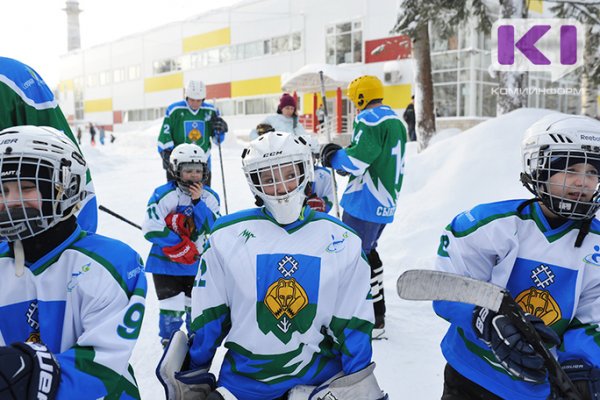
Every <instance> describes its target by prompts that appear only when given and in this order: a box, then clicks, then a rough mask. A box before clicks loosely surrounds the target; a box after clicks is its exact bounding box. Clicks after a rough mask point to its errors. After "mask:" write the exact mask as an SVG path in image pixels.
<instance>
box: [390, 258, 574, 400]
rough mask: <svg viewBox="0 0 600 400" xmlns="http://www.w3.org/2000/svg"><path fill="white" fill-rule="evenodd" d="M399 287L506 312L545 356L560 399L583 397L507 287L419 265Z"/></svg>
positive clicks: (414, 294) (412, 296) (404, 293)
mask: <svg viewBox="0 0 600 400" xmlns="http://www.w3.org/2000/svg"><path fill="white" fill-rule="evenodd" d="M397 289H398V295H399V296H400V297H401V298H403V299H405V300H446V301H456V302H460V303H467V304H474V305H477V306H480V307H485V308H488V309H490V310H492V311H495V312H497V313H499V314H502V315H505V316H506V317H508V319H509V320H510V321H511V322H512V323H513V324H514V325H515V326H516V327H517V329H518V330H519V331H520V332H521V333H522V334H523V336H524V337H525V339H526V340H527V342H528V343H529V344H531V346H532V347H533V349H534V350H535V351H536V352H537V353H538V354H539V355H540V356H542V358H543V359H544V365H545V366H546V369H547V370H548V377H549V381H550V385H551V387H552V392H553V393H555V394H558V395H559V396H560V397H559V398H560V399H565V400H582V399H583V398H582V397H581V395H580V394H579V392H578V391H577V389H576V388H575V386H574V385H573V382H571V379H569V377H568V375H567V374H566V373H565V371H563V369H562V368H561V366H560V364H559V363H558V361H557V360H556V358H554V356H553V355H552V354H551V353H550V351H549V350H548V349H547V348H546V346H545V345H544V342H543V341H542V339H541V338H540V335H539V334H538V333H537V331H536V330H535V328H534V327H533V325H532V324H531V323H530V322H529V321H527V320H526V319H525V314H524V313H523V310H522V309H521V307H520V306H519V305H518V304H517V303H516V302H515V301H514V300H513V298H512V297H511V295H510V293H509V292H508V290H506V289H504V288H502V287H500V286H496V285H493V284H491V283H488V282H482V281H478V280H476V279H472V278H468V277H465V276H462V275H456V274H450V273H447V272H441V271H431V270H418V269H415V270H410V271H406V272H404V273H403V274H402V275H400V278H398V282H397Z"/></svg>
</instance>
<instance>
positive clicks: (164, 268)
mask: <svg viewBox="0 0 600 400" xmlns="http://www.w3.org/2000/svg"><path fill="white" fill-rule="evenodd" d="M207 160H208V156H207V155H206V153H205V152H204V151H203V150H202V149H201V148H200V147H199V146H196V145H195V144H191V143H184V144H180V145H179V146H177V147H175V149H173V152H172V153H171V159H170V171H171V174H172V175H173V176H174V177H175V179H176V180H175V181H170V182H167V183H166V184H164V185H162V186H160V187H158V188H157V189H156V190H155V191H154V193H153V194H152V196H151V197H150V200H149V201H148V207H147V209H146V219H145V220H144V224H143V226H142V230H143V232H144V236H145V238H146V239H148V240H149V241H150V242H152V248H151V249H150V254H149V256H148V261H147V262H146V272H150V273H152V279H153V281H154V287H155V288H156V294H157V296H158V301H159V307H160V316H159V336H160V338H161V341H162V343H163V345H166V344H167V343H168V341H169V338H170V337H171V335H172V334H173V332H175V331H177V330H179V328H180V327H181V325H182V323H183V316H184V315H186V327H187V330H188V332H190V326H189V324H190V301H191V300H190V299H191V294H192V285H193V283H194V277H195V276H196V273H197V272H198V258H199V252H198V249H201V248H202V246H203V244H204V240H205V238H206V234H207V233H208V232H209V231H210V229H211V228H212V226H213V223H214V222H215V219H216V218H217V217H218V216H219V196H218V195H217V194H216V193H215V192H214V191H213V190H212V189H211V188H210V187H208V186H207V185H206V178H207V174H208V167H207Z"/></svg>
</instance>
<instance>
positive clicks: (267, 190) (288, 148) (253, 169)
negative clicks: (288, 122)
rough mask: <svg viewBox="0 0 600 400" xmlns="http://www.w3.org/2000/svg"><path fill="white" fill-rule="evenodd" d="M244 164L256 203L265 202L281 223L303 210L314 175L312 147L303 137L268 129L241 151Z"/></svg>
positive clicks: (291, 220) (294, 218) (283, 223)
mask: <svg viewBox="0 0 600 400" xmlns="http://www.w3.org/2000/svg"><path fill="white" fill-rule="evenodd" d="M242 166H243V170H244V174H245V175H246V180H247V181H248V185H249V186H250V190H251V191H252V193H253V194H254V196H256V198H257V201H258V202H257V204H258V205H261V204H264V206H265V207H266V209H267V210H268V211H269V213H271V215H272V216H273V218H274V219H275V220H276V221H277V222H278V223H279V224H282V225H286V224H290V223H293V222H294V221H296V220H297V219H298V217H299V216H300V213H301V212H302V207H303V206H304V202H305V200H306V187H307V185H308V183H309V182H310V181H312V180H313V179H314V168H313V161H312V156H311V153H310V149H309V148H308V146H307V145H306V142H305V141H304V139H302V138H301V137H296V136H294V135H291V134H289V133H287V132H269V133H267V134H265V135H263V136H259V137H258V138H257V139H255V140H253V141H252V142H251V143H250V145H249V146H248V148H246V149H245V150H244V153H243V154H242Z"/></svg>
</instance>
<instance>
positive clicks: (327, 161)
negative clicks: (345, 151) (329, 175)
mask: <svg viewBox="0 0 600 400" xmlns="http://www.w3.org/2000/svg"><path fill="white" fill-rule="evenodd" d="M341 148H342V147H341V146H339V145H337V144H335V143H327V144H324V145H323V147H321V164H323V166H324V167H326V168H331V159H332V158H333V155H334V154H335V152H336V151H338V150H340V149H341Z"/></svg>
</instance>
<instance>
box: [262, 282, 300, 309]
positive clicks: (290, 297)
mask: <svg viewBox="0 0 600 400" xmlns="http://www.w3.org/2000/svg"><path fill="white" fill-rule="evenodd" d="M307 304H308V296H307V295H306V291H305V290H304V288H303V287H302V286H301V285H300V284H299V283H298V282H297V281H296V280H295V279H294V278H292V279H283V278H279V279H278V280H277V282H275V283H273V284H272V285H271V286H269V289H268V290H267V296H266V297H265V305H266V306H267V308H268V309H269V311H271V313H272V314H273V316H274V317H275V318H277V319H279V318H281V317H282V316H283V315H284V314H285V315H287V316H288V317H289V318H294V317H295V316H296V315H298V313H299V312H300V310H302V309H303V308H304V307H306V305H307Z"/></svg>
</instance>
